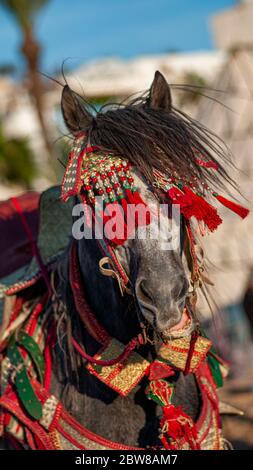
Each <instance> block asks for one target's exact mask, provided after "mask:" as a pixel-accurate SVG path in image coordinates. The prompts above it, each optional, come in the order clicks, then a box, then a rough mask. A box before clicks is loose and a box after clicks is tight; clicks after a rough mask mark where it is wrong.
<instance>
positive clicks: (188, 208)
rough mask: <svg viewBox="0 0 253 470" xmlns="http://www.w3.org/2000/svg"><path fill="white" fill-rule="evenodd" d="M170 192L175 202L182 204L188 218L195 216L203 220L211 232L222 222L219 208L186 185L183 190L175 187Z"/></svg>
mask: <svg viewBox="0 0 253 470" xmlns="http://www.w3.org/2000/svg"><path fill="white" fill-rule="evenodd" d="M182 191H183V192H182ZM168 194H169V196H170V198H171V200H172V202H173V203H174V204H180V209H181V212H182V214H183V215H184V216H185V217H186V219H190V218H191V217H195V218H196V219H197V220H203V222H204V223H205V224H206V225H207V227H208V228H209V230H211V232H212V231H213V230H215V229H216V228H217V227H218V226H219V225H220V224H221V223H222V219H221V218H220V216H219V215H218V213H217V210H216V209H215V208H214V207H213V206H211V204H209V203H208V202H207V201H206V200H205V199H204V198H203V197H202V196H198V195H197V194H195V193H194V192H193V191H192V190H191V189H189V188H187V187H186V186H184V187H183V188H182V190H181V191H180V190H179V189H178V188H174V187H173V188H171V189H170V190H169V191H168Z"/></svg>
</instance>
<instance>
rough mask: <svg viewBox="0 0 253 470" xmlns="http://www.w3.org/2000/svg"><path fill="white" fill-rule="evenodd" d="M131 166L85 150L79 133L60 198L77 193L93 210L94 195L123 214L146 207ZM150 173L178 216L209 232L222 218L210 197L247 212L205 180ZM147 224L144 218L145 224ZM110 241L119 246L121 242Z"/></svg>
mask: <svg viewBox="0 0 253 470" xmlns="http://www.w3.org/2000/svg"><path fill="white" fill-rule="evenodd" d="M197 163H198V164H199V165H200V166H204V167H206V168H210V169H213V170H214V171H215V170H217V169H218V167H217V164H216V163H214V162H205V161H203V160H200V159H197ZM131 166H132V165H131V163H130V162H129V161H127V160H125V159H124V158H122V157H120V156H118V157H117V156H114V155H111V154H110V153H107V154H105V153H104V152H102V151H100V150H99V148H97V147H87V146H86V144H85V140H84V135H83V134H79V136H78V137H77V138H76V140H75V143H74V147H73V150H72V151H71V152H70V155H69V161H68V164H67V168H66V171H65V174H64V178H63V183H62V196H61V197H62V199H63V200H64V201H66V200H67V199H68V198H69V197H70V196H73V195H77V194H79V195H81V197H82V200H83V201H84V202H86V203H87V204H89V205H90V206H91V207H93V206H94V204H95V196H101V197H102V198H103V200H104V203H105V205H108V204H113V203H115V202H119V203H120V204H121V206H122V208H123V210H124V212H126V209H127V205H128V204H139V203H142V204H145V203H144V202H143V200H142V199H141V197H140V195H139V193H138V191H137V188H136V187H135V186H134V178H133V176H132V174H131ZM153 174H154V181H155V185H156V187H157V188H159V189H160V190H161V192H162V193H163V194H164V195H165V196H166V197H167V198H168V202H170V203H174V204H179V205H180V210H181V213H182V215H184V217H185V218H186V219H187V220H191V218H193V217H194V218H195V219H196V220H197V221H198V222H202V223H203V224H204V226H205V227H207V229H209V230H210V231H211V232H212V231H214V230H215V229H216V228H217V227H218V226H219V225H220V224H221V223H222V219H221V217H220V215H219V214H218V211H217V209H216V208H215V207H214V206H213V205H211V204H210V203H209V202H208V201H207V199H209V196H211V197H213V198H214V199H216V200H218V201H219V202H220V203H221V204H222V205H224V206H226V207H227V208H228V209H230V210H232V211H233V212H235V213H237V214H238V215H239V216H240V217H242V218H245V217H246V216H247V214H248V212H249V210H248V209H246V208H244V207H242V206H240V205H239V204H236V203H235V202H232V201H230V200H228V199H227V198H225V197H223V196H221V195H219V194H217V193H216V192H215V191H213V190H212V189H211V188H210V187H209V186H208V184H207V183H206V181H203V182H200V181H199V177H197V176H196V178H195V179H192V180H187V177H186V178H185V180H184V181H183V180H182V178H180V177H179V175H178V174H177V171H176V170H175V171H174V172H173V175H171V176H170V177H168V176H165V175H163V174H161V173H160V172H159V171H157V170H154V172H153ZM148 222H149V221H148V220H147V219H146V220H145V223H148ZM139 223H143V221H141V222H139ZM113 241H114V243H122V240H121V241H119V240H116V239H115V240H113Z"/></svg>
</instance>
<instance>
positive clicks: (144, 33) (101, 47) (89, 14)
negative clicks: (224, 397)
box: [0, 0, 237, 73]
mask: <svg viewBox="0 0 253 470" xmlns="http://www.w3.org/2000/svg"><path fill="white" fill-rule="evenodd" d="M31 1H32V0H31ZM235 3H237V2H236V0H90V1H89V0H49V3H48V6H47V7H46V8H44V9H43V10H42V12H41V13H40V16H39V18H38V19H37V22H36V32H37V35H38V37H39V38H40V40H41V41H42V43H43V45H44V51H43V60H42V65H41V69H42V70H43V71H45V72H49V73H50V72H52V71H53V70H55V69H59V67H60V66H61V63H62V61H63V60H64V59H66V58H70V59H69V62H68V63H69V66H70V67H75V66H77V65H78V64H80V63H82V62H85V61H87V60H91V59H96V58H98V57H102V56H103V57H104V56H119V57H132V56H135V55H138V54H145V53H161V52H166V51H169V50H179V51H190V50H200V49H202V50H203V49H212V48H213V47H214V45H213V41H212V35H211V28H210V16H211V15H212V14H214V13H216V12H218V11H220V10H222V9H224V8H228V7H231V6H232V5H234V4H235ZM20 40H21V37H20V33H19V30H18V28H17V26H16V24H15V22H14V21H13V19H12V18H11V17H10V16H9V15H8V14H7V13H6V12H5V11H4V10H3V9H0V44H1V48H0V64H3V63H7V62H8V63H14V64H16V65H18V66H21V65H22V61H21V59H20V56H19V53H18V46H19V44H20Z"/></svg>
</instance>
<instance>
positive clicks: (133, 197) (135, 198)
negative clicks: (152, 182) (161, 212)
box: [126, 189, 150, 227]
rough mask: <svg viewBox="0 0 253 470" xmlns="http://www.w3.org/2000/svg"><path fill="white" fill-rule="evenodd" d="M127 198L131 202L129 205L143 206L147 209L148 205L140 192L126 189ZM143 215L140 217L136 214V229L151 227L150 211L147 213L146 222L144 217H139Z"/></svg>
mask: <svg viewBox="0 0 253 470" xmlns="http://www.w3.org/2000/svg"><path fill="white" fill-rule="evenodd" d="M126 196H127V199H128V201H129V204H134V205H137V204H142V205H143V206H144V207H145V208H147V204H146V203H145V202H144V201H143V199H142V197H141V196H140V194H139V193H138V191H134V192H132V191H131V189H126ZM140 215H141V214H139V215H138V213H137V212H135V222H136V227H137V226H142V225H149V224H150V211H145V220H143V218H142V217H139V216H140Z"/></svg>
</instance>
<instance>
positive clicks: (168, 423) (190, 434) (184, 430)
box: [160, 405, 200, 450]
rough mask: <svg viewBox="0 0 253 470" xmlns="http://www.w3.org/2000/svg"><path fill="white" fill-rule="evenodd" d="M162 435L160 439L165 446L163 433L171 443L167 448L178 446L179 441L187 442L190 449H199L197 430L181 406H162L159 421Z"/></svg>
mask: <svg viewBox="0 0 253 470" xmlns="http://www.w3.org/2000/svg"><path fill="white" fill-rule="evenodd" d="M160 427H161V429H162V435H161V437H160V439H161V440H162V442H163V445H164V446H165V443H166V441H165V439H164V437H165V435H167V436H168V438H169V440H170V439H171V440H172V443H171V444H169V445H168V448H171V449H177V448H179V447H180V441H181V440H183V441H185V442H187V443H188V444H189V446H190V448H191V449H192V450H199V448H200V446H199V443H198V441H197V430H196V426H195V424H194V422H193V421H192V419H191V418H190V417H189V416H187V414H185V413H184V412H183V410H182V409H181V407H177V408H176V407H175V406H173V405H168V406H166V407H164V408H163V417H162V419H161V422H160Z"/></svg>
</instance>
